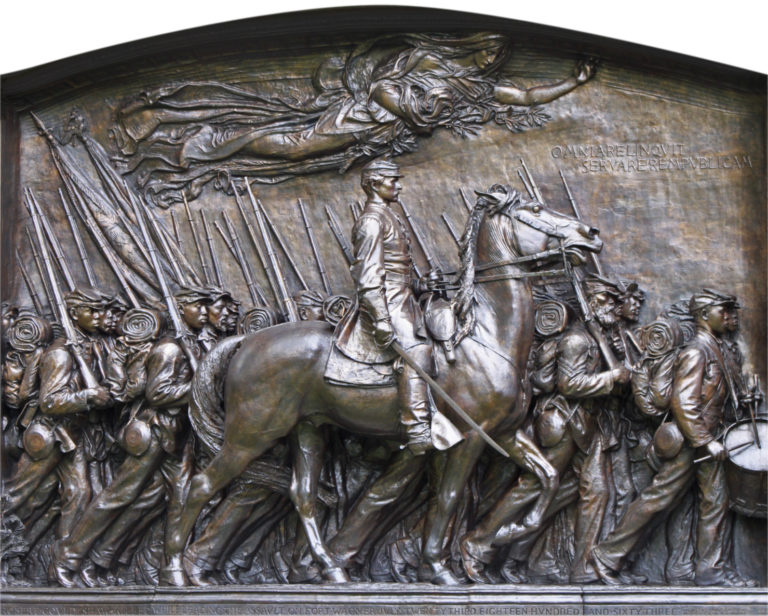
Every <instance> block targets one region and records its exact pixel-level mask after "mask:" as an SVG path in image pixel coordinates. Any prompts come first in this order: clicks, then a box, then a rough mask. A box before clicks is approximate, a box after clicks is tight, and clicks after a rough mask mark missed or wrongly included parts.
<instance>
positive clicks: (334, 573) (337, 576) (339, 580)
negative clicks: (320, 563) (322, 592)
mask: <svg viewBox="0 0 768 616" xmlns="http://www.w3.org/2000/svg"><path fill="white" fill-rule="evenodd" d="M323 579H324V580H325V581H326V582H328V583H329V584H348V583H349V582H350V579H349V576H348V575H347V572H346V571H345V570H344V569H342V568H341V567H328V568H327V569H325V571H323Z"/></svg>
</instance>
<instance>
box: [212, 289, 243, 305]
mask: <svg viewBox="0 0 768 616" xmlns="http://www.w3.org/2000/svg"><path fill="white" fill-rule="evenodd" d="M205 290H206V291H207V292H208V296H209V298H210V300H211V302H217V301H219V300H220V299H224V300H226V301H228V302H230V303H232V304H235V305H236V306H239V305H240V302H239V301H238V300H236V299H235V298H234V296H233V295H232V293H230V292H229V291H227V290H226V289H222V288H220V287H214V286H210V287H206V288H205Z"/></svg>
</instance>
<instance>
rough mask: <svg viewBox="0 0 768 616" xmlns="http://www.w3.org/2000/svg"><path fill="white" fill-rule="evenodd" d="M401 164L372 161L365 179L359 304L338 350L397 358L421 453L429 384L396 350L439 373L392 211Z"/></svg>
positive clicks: (405, 416)
mask: <svg viewBox="0 0 768 616" xmlns="http://www.w3.org/2000/svg"><path fill="white" fill-rule="evenodd" d="M401 177H402V174H401V173H400V168H399V167H398V166H397V165H396V164H395V163H393V162H391V161H389V160H374V161H373V162H371V163H369V164H368V165H366V166H365V168H364V169H363V173H362V178H361V181H360V184H361V186H362V188H363V191H365V195H366V203H365V209H364V210H363V213H362V214H361V215H360V218H359V219H358V220H357V222H356V223H355V226H354V229H353V231H352V240H353V243H354V257H355V258H354V261H353V262H352V265H351V266H350V271H351V273H352V279H353V280H354V281H355V285H356V297H355V304H354V306H353V308H352V310H350V311H349V313H348V314H347V316H346V317H345V318H344V319H343V320H342V321H341V322H340V323H339V326H338V328H337V330H336V336H335V344H336V347H337V348H338V349H339V350H340V351H341V352H342V353H344V355H346V356H347V357H349V358H350V359H353V360H355V361H358V362H363V363H367V364H386V363H389V362H392V361H393V360H395V359H396V358H397V361H396V362H395V372H396V375H397V376H396V380H397V386H398V399H399V403H400V409H401V411H400V412H401V415H400V419H401V422H402V425H403V427H404V429H405V432H406V434H407V436H408V448H409V449H410V450H411V452H413V453H414V454H416V455H420V454H423V453H425V452H426V451H427V450H429V449H430V448H431V447H432V435H431V431H430V419H431V413H430V402H429V394H428V390H427V384H426V383H425V382H424V381H423V380H422V379H421V378H420V377H419V376H418V374H417V372H416V370H415V369H414V368H413V367H412V366H409V365H408V364H407V363H405V362H404V361H403V360H402V359H400V358H398V355H397V353H396V352H395V350H394V349H392V348H391V345H392V343H393V342H395V341H397V342H398V343H399V344H400V346H401V347H402V348H403V349H405V351H407V353H408V355H409V356H410V357H411V358H413V359H414V360H415V361H416V362H417V363H418V365H419V366H421V367H422V368H423V369H424V370H426V371H431V370H432V365H433V362H432V349H431V346H430V345H429V344H428V342H427V336H426V330H425V328H424V317H423V314H422V312H421V309H420V307H419V304H418V302H417V301H416V297H415V295H414V289H413V287H414V285H415V284H416V283H417V282H418V280H417V279H416V277H415V276H414V275H413V261H412V259H411V254H410V242H409V237H408V231H407V230H406V226H405V223H404V222H403V220H402V219H401V218H400V216H398V214H397V213H396V212H395V211H394V210H393V209H392V205H393V204H395V203H398V202H399V201H398V199H399V195H400V189H401V187H400V181H399V180H400V178H401Z"/></svg>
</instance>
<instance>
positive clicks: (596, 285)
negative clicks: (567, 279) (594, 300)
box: [584, 274, 622, 297]
mask: <svg viewBox="0 0 768 616" xmlns="http://www.w3.org/2000/svg"><path fill="white" fill-rule="evenodd" d="M584 290H585V291H586V292H587V295H597V294H598V293H607V294H608V295H611V296H612V297H619V296H620V295H622V292H621V291H620V290H619V288H618V287H617V286H616V283H614V282H612V281H610V280H608V279H607V278H603V277H602V276H599V275H597V274H590V275H589V276H587V277H586V278H585V279H584Z"/></svg>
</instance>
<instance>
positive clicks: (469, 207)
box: [459, 188, 475, 214]
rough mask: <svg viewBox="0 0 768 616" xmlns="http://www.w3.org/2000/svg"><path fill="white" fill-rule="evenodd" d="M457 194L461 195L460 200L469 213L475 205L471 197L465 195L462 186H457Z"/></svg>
mask: <svg viewBox="0 0 768 616" xmlns="http://www.w3.org/2000/svg"><path fill="white" fill-rule="evenodd" d="M459 194H460V195H461V200H462V202H463V203H464V207H465V208H467V212H469V213H470V214H471V213H472V210H473V209H475V205H474V204H473V203H472V199H470V198H469V197H467V195H466V193H465V192H464V188H459Z"/></svg>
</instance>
